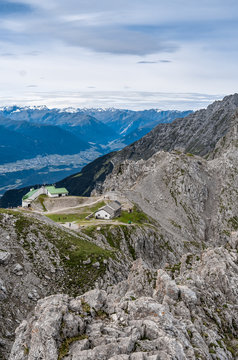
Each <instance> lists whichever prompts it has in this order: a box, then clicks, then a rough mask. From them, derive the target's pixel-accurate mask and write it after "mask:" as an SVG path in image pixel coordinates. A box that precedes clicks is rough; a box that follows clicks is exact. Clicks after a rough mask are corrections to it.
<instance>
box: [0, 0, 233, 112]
mask: <svg viewBox="0 0 238 360" xmlns="http://www.w3.org/2000/svg"><path fill="white" fill-rule="evenodd" d="M237 38H238V1H237V0H209V1H208V0H199V1H194V0H170V1H167V0H147V1H145V0H131V1H128V0H127V1H126V0H117V1H114V0H100V1H99V0H67V1H66V0H40V1H39V0H14V1H9V0H3V1H2V0H0V79H1V81H0V106H2V105H8V104H21V105H33V104H35V105H43V104H45V105H47V106H49V107H69V106H74V107H92V106H93V107H118V108H131V109H143V108H152V107H156V108H160V109H197V108H201V107H206V106H207V105H208V104H209V103H210V102H212V101H213V100H214V99H220V98H222V97H223V96H224V95H227V94H231V93H234V92H237V91H238V66H237V58H238V41H237Z"/></svg>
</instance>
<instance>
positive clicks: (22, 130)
mask: <svg viewBox="0 0 238 360" xmlns="http://www.w3.org/2000/svg"><path fill="white" fill-rule="evenodd" d="M188 113H189V111H184V112H179V111H157V110H146V111H130V110H117V109H109V110H103V109H91V110H90V109H89V110H87V109H84V110H80V109H65V110H60V109H48V108H47V107H24V108H19V107H17V106H13V107H6V108H1V110H0V143H1V146H0V195H2V194H3V193H4V192H5V191H6V190H8V189H13V188H19V187H24V186H27V185H31V184H40V183H54V182H56V181H58V180H60V179H62V178H63V177H66V176H68V175H71V174H73V173H75V172H77V171H80V170H81V168H82V167H83V166H84V165H86V164H87V163H89V162H90V161H92V160H94V159H95V158H97V157H98V156H100V155H103V154H106V153H108V152H110V151H112V150H118V149H121V148H123V147H124V146H126V145H128V144H130V143H132V142H133V141H135V140H137V139H139V138H140V137H142V136H143V135H144V134H146V133H147V132H149V131H150V130H151V129H152V128H153V127H154V126H155V125H156V124H158V123H161V122H162V123H163V122H171V121H172V120H174V119H175V118H176V117H183V116H185V115H187V114H188Z"/></svg>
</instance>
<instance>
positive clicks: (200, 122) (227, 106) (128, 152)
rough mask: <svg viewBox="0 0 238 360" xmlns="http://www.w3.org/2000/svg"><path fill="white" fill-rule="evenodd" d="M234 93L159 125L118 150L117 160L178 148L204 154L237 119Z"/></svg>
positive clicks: (210, 149)
mask: <svg viewBox="0 0 238 360" xmlns="http://www.w3.org/2000/svg"><path fill="white" fill-rule="evenodd" d="M237 110H238V94H234V95H230V96H226V97H225V98H224V99H223V100H222V101H215V102H214V103H213V104H211V105H209V106H208V108H207V109H203V110H199V111H196V112H195V113H194V114H190V115H188V116H187V117H185V118H184V119H177V120H175V121H174V122H172V123H171V124H159V125H157V126H156V127H155V128H154V129H153V130H152V131H151V132H150V133H149V134H147V135H145V136H144V137H143V138H142V139H140V140H138V141H137V142H135V143H134V144H132V145H130V146H128V147H126V148H125V149H123V150H122V151H121V152H119V153H118V158H119V159H141V158H142V159H148V158H149V157H150V156H152V155H153V154H154V153H156V152H157V151H159V150H165V151H171V150H175V149H177V150H179V151H182V152H190V153H192V154H196V155H201V156H206V155H208V154H209V153H210V152H211V151H212V150H213V149H214V147H215V145H216V143H217V141H218V140H219V139H220V138H222V137H223V136H224V135H225V134H226V133H227V132H228V131H229V129H230V128H231V127H232V126H233V125H234V124H235V123H236V122H237Z"/></svg>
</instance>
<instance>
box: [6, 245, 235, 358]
mask: <svg viewBox="0 0 238 360" xmlns="http://www.w3.org/2000/svg"><path fill="white" fill-rule="evenodd" d="M237 285H238V255H237V252H235V251H234V250H226V249H224V248H215V249H207V250H205V251H204V252H203V253H202V254H201V256H200V257H199V258H198V257H196V256H193V255H192V254H190V255H186V256H184V257H183V258H182V261H181V265H180V267H179V268H176V270H175V269H171V268H168V267H167V268H166V267H165V268H164V269H159V270H158V271H157V272H155V270H152V269H149V268H148V266H147V265H146V264H145V263H144V262H143V261H142V260H140V259H139V260H137V261H136V262H135V263H134V264H133V266H132V269H131V273H130V275H129V277H128V279H127V280H126V281H123V282H121V283H119V284H118V285H115V286H113V287H111V288H110V289H108V290H107V291H104V290H98V289H96V290H92V291H90V292H87V293H85V294H84V295H82V296H79V297H77V298H74V299H73V298H70V297H69V296H67V295H55V296H51V297H48V298H45V299H43V300H40V301H39V302H38V303H37V306H36V307H35V309H34V312H33V314H32V315H31V316H30V318H28V320H27V321H23V322H22V324H21V325H20V326H19V327H18V329H17V331H16V340H15V343H14V346H13V348H12V352H11V355H10V360H26V359H28V360H33V359H42V360H43V359H45V360H46V359H47V360H49V359H50V360H51V359H52V360H53V359H57V358H58V359H65V360H84V359H85V360H86V359H87V360H88V359H91V360H106V359H110V360H124V359H125V360H134V359H135V360H137V359H142V360H154V359H162V360H169V359H179V360H183V359H184V360H185V359H194V360H195V359H204V360H205V359H221V360H225V359H235V356H236V355H235V351H236V350H235V349H236V347H237V340H235V338H236V337H237V335H238V334H237V329H238V312H237V311H236V310H237V296H238V287H237Z"/></svg>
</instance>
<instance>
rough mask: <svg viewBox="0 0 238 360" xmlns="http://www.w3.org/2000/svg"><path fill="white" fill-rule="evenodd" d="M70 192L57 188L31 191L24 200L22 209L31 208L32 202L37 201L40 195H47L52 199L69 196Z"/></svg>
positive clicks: (50, 187) (42, 188)
mask: <svg viewBox="0 0 238 360" xmlns="http://www.w3.org/2000/svg"><path fill="white" fill-rule="evenodd" d="M68 194H69V192H68V190H67V189H65V188H56V187H55V186H42V187H41V188H39V189H34V188H33V189H31V190H30V191H29V192H28V193H27V194H25V195H24V196H23V198H22V207H30V206H31V203H32V201H34V200H35V199H37V198H38V197H39V196H40V195H47V196H49V197H51V198H56V197H61V196H67V195H68Z"/></svg>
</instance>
